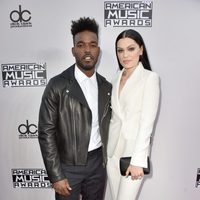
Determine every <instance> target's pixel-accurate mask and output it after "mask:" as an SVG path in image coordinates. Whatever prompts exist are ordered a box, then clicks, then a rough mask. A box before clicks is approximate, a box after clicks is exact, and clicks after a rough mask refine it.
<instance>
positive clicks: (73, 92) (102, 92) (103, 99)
mask: <svg viewBox="0 0 200 200" xmlns="http://www.w3.org/2000/svg"><path fill="white" fill-rule="evenodd" d="M74 70H75V64H74V65H72V66H71V67H69V68H68V69H66V70H65V71H64V72H62V73H61V77H63V78H65V79H66V82H68V84H66V85H67V88H66V92H68V94H69V95H70V96H73V97H74V98H75V99H77V100H78V101H79V102H80V103H82V104H83V105H84V106H86V107H88V108H89V105H88V103H87V101H86V99H85V96H84V94H83V92H82V90H81V87H80V86H79V84H78V82H77V80H76V79H75V76H74ZM96 76H97V84H98V101H99V119H101V117H102V115H103V112H104V107H105V104H107V103H108V102H109V101H110V95H111V94H110V92H111V91H110V89H111V88H109V87H108V82H107V81H106V79H105V78H104V77H103V76H101V75H100V74H99V73H97V72H96Z"/></svg>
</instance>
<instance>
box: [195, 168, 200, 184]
mask: <svg viewBox="0 0 200 200" xmlns="http://www.w3.org/2000/svg"><path fill="white" fill-rule="evenodd" d="M195 186H196V187H199V186H200V168H198V169H197V178H196V184H195Z"/></svg>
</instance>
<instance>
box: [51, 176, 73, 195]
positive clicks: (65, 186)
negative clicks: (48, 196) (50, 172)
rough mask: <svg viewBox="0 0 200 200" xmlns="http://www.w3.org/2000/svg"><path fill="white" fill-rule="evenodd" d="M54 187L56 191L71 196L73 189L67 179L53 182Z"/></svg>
mask: <svg viewBox="0 0 200 200" xmlns="http://www.w3.org/2000/svg"><path fill="white" fill-rule="evenodd" d="M53 188H54V190H55V191H56V193H58V194H60V195H62V196H69V195H70V191H71V190H72V189H71V187H70V185H69V182H68V181H67V179H64V180H61V181H57V182H55V183H53Z"/></svg>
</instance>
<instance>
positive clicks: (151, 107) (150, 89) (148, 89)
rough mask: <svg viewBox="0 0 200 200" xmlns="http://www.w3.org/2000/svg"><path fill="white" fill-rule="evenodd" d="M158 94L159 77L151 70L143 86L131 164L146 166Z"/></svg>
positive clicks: (157, 104)
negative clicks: (137, 129) (139, 116)
mask: <svg viewBox="0 0 200 200" xmlns="http://www.w3.org/2000/svg"><path fill="white" fill-rule="evenodd" d="M159 96H160V86H159V77H158V75H157V74H156V73H155V72H151V74H150V75H149V76H148V78H147V81H146V84H145V87H144V93H143V102H142V110H141V118H140V124H139V131H138V134H137V138H136V143H135V148H134V152H133V157H132V159H131V164H132V165H135V166H140V167H147V156H148V153H149V145H150V138H151V134H152V131H153V128H154V123H155V119H156V115H157V110H158V106H159Z"/></svg>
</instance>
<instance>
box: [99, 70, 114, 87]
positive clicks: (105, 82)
mask: <svg viewBox="0 0 200 200" xmlns="http://www.w3.org/2000/svg"><path fill="white" fill-rule="evenodd" d="M97 80H99V81H100V82H102V83H104V84H107V85H108V86H110V87H111V86H112V85H111V83H110V82H109V81H108V80H107V79H106V78H105V77H104V76H102V75H101V74H99V73H98V72H97Z"/></svg>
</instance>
